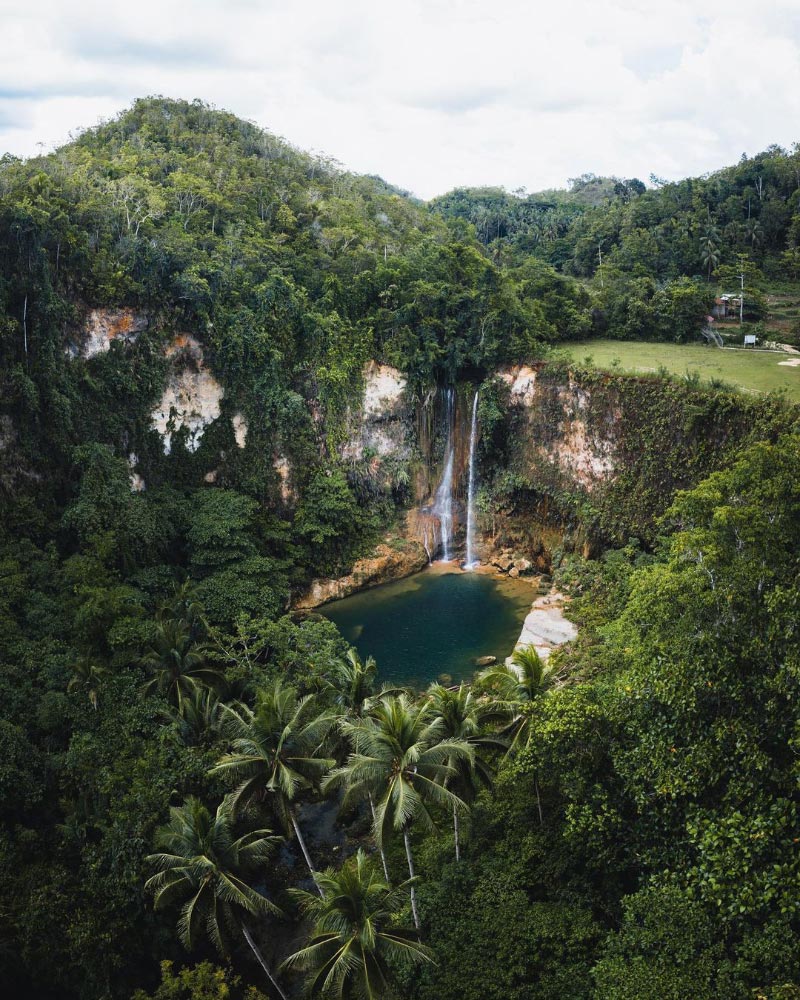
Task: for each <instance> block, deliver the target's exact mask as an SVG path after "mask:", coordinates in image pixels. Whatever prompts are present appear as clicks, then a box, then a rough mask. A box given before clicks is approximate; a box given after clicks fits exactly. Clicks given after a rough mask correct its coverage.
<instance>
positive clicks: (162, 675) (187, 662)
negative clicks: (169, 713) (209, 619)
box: [139, 618, 223, 711]
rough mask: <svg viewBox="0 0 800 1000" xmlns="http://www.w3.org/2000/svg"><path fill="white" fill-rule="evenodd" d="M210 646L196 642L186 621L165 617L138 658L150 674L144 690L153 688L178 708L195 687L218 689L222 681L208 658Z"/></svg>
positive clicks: (157, 625) (179, 709) (179, 708)
mask: <svg viewBox="0 0 800 1000" xmlns="http://www.w3.org/2000/svg"><path fill="white" fill-rule="evenodd" d="M208 652H209V648H208V647H207V646H205V645H203V644H201V643H196V642H195V641H194V639H193V638H192V635H191V628H190V625H189V623H188V622H186V621H184V620H183V619H182V618H165V619H163V620H162V621H160V622H158V623H157V624H156V629H155V634H154V636H153V638H152V639H151V641H150V643H149V645H148V646H147V648H146V649H145V652H144V655H143V656H142V657H141V659H140V661H139V662H140V663H141V665H142V666H143V667H144V668H145V669H146V670H148V671H150V672H151V673H152V674H153V677H152V678H151V679H150V680H149V681H148V682H147V684H145V690H151V689H155V690H157V691H159V692H160V693H161V694H163V695H165V696H166V697H167V698H169V700H170V701H172V702H173V703H174V704H175V705H176V706H177V708H178V711H181V708H182V705H183V702H184V700H185V699H186V698H187V697H188V696H190V695H192V694H193V693H194V692H195V691H196V690H197V688H198V687H201V686H203V685H205V686H206V687H211V688H214V689H215V690H216V689H218V688H219V687H220V686H221V685H222V682H223V677H222V675H221V674H220V672H219V670H217V669H216V668H215V667H213V666H212V665H210V664H209V662H208Z"/></svg>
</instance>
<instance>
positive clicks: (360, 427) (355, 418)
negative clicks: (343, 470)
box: [342, 361, 411, 463]
mask: <svg viewBox="0 0 800 1000" xmlns="http://www.w3.org/2000/svg"><path fill="white" fill-rule="evenodd" d="M406 386H407V380H406V377H405V375H403V373H402V372H400V371H398V370H397V369H396V368H392V367H390V366H389V365H379V364H378V363H377V362H375V361H370V362H369V363H368V364H367V365H366V367H365V368H364V391H363V394H362V397H361V399H360V400H359V401H358V403H357V404H356V405H354V406H353V407H352V409H351V413H350V432H349V434H348V437H347V440H346V441H345V443H344V445H343V447H342V458H344V459H348V460H350V461H360V460H362V459H364V458H365V457H370V458H377V459H378V463H380V460H381V459H385V458H389V457H391V458H398V459H407V458H408V457H409V455H410V454H411V441H410V439H409V422H408V415H409V412H410V407H409V404H408V402H407V400H406Z"/></svg>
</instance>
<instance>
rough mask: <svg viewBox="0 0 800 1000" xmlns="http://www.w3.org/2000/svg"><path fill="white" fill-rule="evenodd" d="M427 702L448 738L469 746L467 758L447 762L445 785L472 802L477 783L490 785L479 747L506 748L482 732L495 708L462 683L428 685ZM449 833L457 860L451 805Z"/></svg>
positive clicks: (493, 716)
mask: <svg viewBox="0 0 800 1000" xmlns="http://www.w3.org/2000/svg"><path fill="white" fill-rule="evenodd" d="M428 704H429V707H430V711H431V713H432V714H433V717H434V718H436V719H439V720H440V721H441V723H442V726H443V732H444V735H445V737H446V738H448V739H457V740H463V741H464V742H465V743H467V744H468V745H469V746H470V747H472V749H473V756H472V758H471V759H469V758H463V757H462V758H454V759H452V760H450V761H448V763H449V764H450V766H451V767H452V768H453V769H454V771H455V774H454V775H453V776H452V777H451V778H450V779H449V780H448V787H449V788H451V789H452V790H453V791H455V792H456V794H457V795H458V797H459V798H460V799H461V800H462V801H464V802H467V803H471V802H474V800H475V797H476V796H477V794H478V787H479V785H485V786H486V787H490V786H491V784H492V770H491V768H490V766H489V764H488V763H487V761H486V760H485V759H484V758H483V757H482V756H481V755H480V750H490V749H492V750H501V749H506V748H507V747H508V742H507V740H505V739H503V738H502V737H501V736H499V735H497V734H496V733H487V732H485V731H484V727H485V725H486V724H487V723H488V722H490V721H493V720H494V719H496V718H497V710H496V708H495V707H494V705H492V704H491V703H489V704H487V703H486V702H483V701H481V700H479V699H478V698H476V697H475V695H474V693H473V692H472V690H471V689H470V688H469V687H468V686H466V685H465V684H461V685H459V687H458V688H448V687H444V686H443V685H442V684H431V686H430V687H429V688H428ZM453 835H454V838H455V847H456V861H460V860H461V847H460V837H459V813H458V809H456V808H455V806H453Z"/></svg>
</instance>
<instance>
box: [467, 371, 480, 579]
mask: <svg viewBox="0 0 800 1000" xmlns="http://www.w3.org/2000/svg"><path fill="white" fill-rule="evenodd" d="M477 438H478V392H477V390H476V391H475V398H474V399H473V400H472V425H471V426H470V431H469V479H468V483H467V561H466V563H465V565H464V569H473V567H475V566H477V565H478V560H477V559H476V558H475V443H476V441H477Z"/></svg>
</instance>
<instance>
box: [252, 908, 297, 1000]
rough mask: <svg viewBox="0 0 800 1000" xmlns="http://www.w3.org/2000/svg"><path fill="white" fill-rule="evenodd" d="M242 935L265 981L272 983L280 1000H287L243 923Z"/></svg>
mask: <svg viewBox="0 0 800 1000" xmlns="http://www.w3.org/2000/svg"><path fill="white" fill-rule="evenodd" d="M242 933H243V934H244V937H245V940H246V941H247V943H248V944H249V945H250V947H251V948H252V949H253V954H254V955H255V956H256V958H257V959H258V964H259V965H260V966H261V968H262V969H263V970H264V972H265V973H266V975H267V979H269V981H270V982H271V983H272V985H273V986H274V987H275V989H276V990H277V992H278V995H279V996H280V998H281V1000H288V997H287V996H286V994H285V993H284V992H283V990H282V989H281V988H280V986H279V985H278V981H277V980H276V979H275V977H274V976H273V975H272V973H271V972H270V971H269V966H268V965H267V963H266V962H265V961H264V956H263V955H262V954H261V952H260V951H259V949H258V945H257V944H256V943H255V941H254V940H253V935H252V934H251V933H250V928H249V927H248V926H247V924H245V923H243V924H242Z"/></svg>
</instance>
